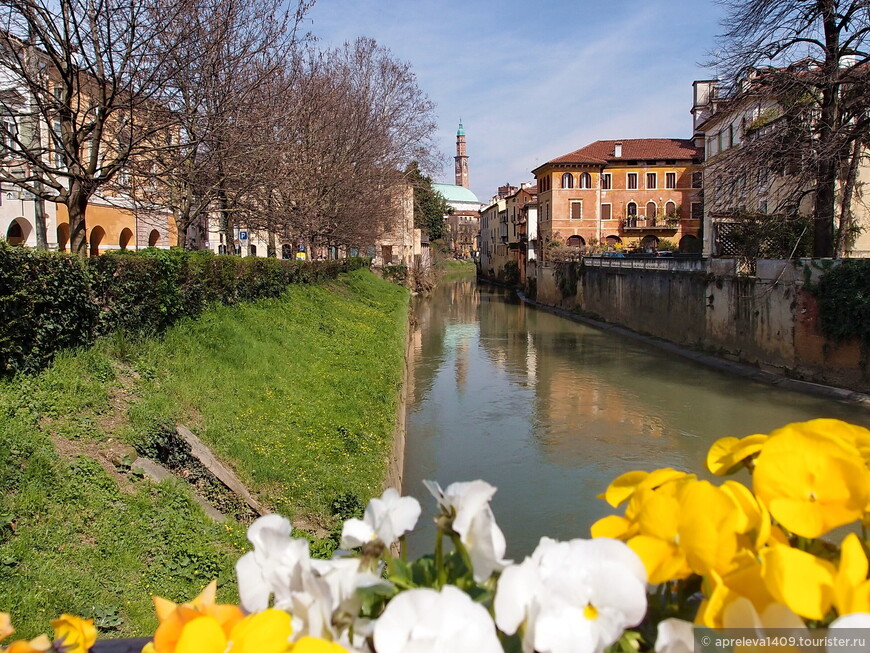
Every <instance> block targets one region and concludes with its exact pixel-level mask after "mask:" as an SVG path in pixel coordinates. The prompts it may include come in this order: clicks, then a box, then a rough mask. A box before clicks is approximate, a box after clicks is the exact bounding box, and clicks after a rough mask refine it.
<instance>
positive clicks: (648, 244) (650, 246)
mask: <svg viewBox="0 0 870 653" xmlns="http://www.w3.org/2000/svg"><path fill="white" fill-rule="evenodd" d="M640 246H641V247H643V248H644V249H645V250H654V249H655V248H656V247H658V246H659V237H658V236H644V237H643V240H642V241H640Z"/></svg>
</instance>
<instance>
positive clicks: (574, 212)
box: [571, 200, 583, 220]
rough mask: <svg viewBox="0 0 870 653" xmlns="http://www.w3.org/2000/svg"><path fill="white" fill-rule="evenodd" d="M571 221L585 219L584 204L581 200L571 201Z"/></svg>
mask: <svg viewBox="0 0 870 653" xmlns="http://www.w3.org/2000/svg"><path fill="white" fill-rule="evenodd" d="M571 219H572V220H582V219H583V202H582V201H581V200H571Z"/></svg>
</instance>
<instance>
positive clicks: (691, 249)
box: [680, 234, 701, 254]
mask: <svg viewBox="0 0 870 653" xmlns="http://www.w3.org/2000/svg"><path fill="white" fill-rule="evenodd" d="M680 251H681V252H687V253H689V254H698V253H699V252H700V251H701V240H700V239H699V238H698V237H697V236H693V235H691V234H686V235H685V236H683V237H682V238H680Z"/></svg>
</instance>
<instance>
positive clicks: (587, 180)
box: [580, 172, 592, 188]
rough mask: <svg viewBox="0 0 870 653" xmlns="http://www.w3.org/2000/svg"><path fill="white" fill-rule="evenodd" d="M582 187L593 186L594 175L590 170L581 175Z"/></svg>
mask: <svg viewBox="0 0 870 653" xmlns="http://www.w3.org/2000/svg"><path fill="white" fill-rule="evenodd" d="M580 188H592V175H590V174H589V173H588V172H584V173H583V174H582V175H580Z"/></svg>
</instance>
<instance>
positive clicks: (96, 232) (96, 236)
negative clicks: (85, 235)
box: [90, 227, 106, 256]
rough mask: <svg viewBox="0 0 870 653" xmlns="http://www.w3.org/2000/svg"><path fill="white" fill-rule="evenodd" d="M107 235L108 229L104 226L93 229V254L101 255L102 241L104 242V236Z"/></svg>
mask: <svg viewBox="0 0 870 653" xmlns="http://www.w3.org/2000/svg"><path fill="white" fill-rule="evenodd" d="M105 237H106V230H105V229H103V228H102V227H93V228H92V229H91V238H90V244H91V256H99V255H100V243H102V242H103V238H105Z"/></svg>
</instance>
